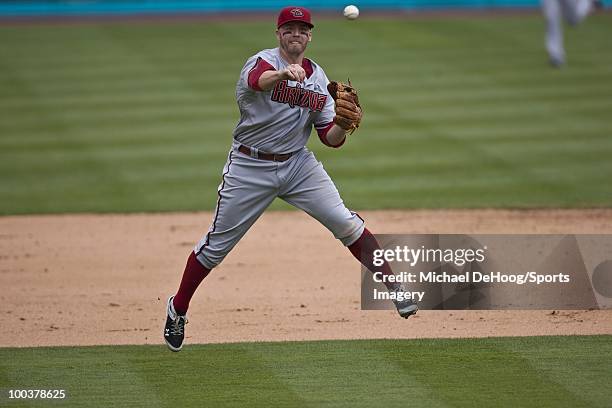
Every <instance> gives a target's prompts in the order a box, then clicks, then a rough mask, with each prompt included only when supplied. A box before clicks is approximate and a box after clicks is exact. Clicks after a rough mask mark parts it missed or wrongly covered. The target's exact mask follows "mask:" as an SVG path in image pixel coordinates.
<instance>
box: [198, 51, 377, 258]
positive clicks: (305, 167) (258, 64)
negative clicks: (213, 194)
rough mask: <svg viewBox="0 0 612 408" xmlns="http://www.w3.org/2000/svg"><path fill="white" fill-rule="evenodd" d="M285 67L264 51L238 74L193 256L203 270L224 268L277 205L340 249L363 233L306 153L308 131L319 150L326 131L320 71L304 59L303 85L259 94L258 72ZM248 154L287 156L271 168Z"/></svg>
mask: <svg viewBox="0 0 612 408" xmlns="http://www.w3.org/2000/svg"><path fill="white" fill-rule="evenodd" d="M286 66H287V63H286V62H285V61H283V59H282V58H281V56H280V54H279V50H278V49H269V50H264V51H261V52H259V53H257V54H256V55H254V56H252V57H251V58H249V59H248V61H247V63H246V64H245V65H244V67H243V68H242V71H241V73H240V78H239V80H238V84H237V86H236V99H237V102H238V107H239V109H240V121H239V122H238V125H237V126H236V128H235V130H234V141H233V143H232V147H231V149H230V152H229V154H228V158H227V161H226V163H225V166H224V168H223V176H222V181H221V184H220V185H219V188H218V193H219V197H218V200H217V206H216V209H215V215H214V219H213V222H212V224H211V226H210V228H209V230H208V233H207V234H205V235H204V236H203V237H202V239H201V240H200V242H198V244H197V245H196V246H195V248H194V252H195V254H196V256H197V258H198V260H199V261H200V263H201V264H202V265H204V266H205V267H207V268H209V269H212V268H214V267H215V266H217V265H218V264H219V263H221V261H223V259H224V258H225V256H226V255H227V254H228V253H229V251H231V249H232V248H233V247H234V246H235V245H236V244H237V243H238V241H240V239H241V238H242V236H243V235H244V234H245V233H246V232H247V231H248V230H249V228H250V227H251V226H252V225H253V224H254V223H255V221H257V219H258V218H259V217H260V215H261V214H262V213H263V212H264V211H265V210H266V208H268V206H269V205H270V204H271V203H272V201H274V199H275V198H277V197H278V198H281V199H282V200H284V201H286V202H287V203H289V204H291V205H293V206H295V207H296V208H299V209H301V210H303V211H305V212H306V213H308V214H309V215H310V216H312V217H313V218H315V219H316V220H318V221H319V222H321V223H322V224H323V225H324V226H325V227H327V229H329V230H330V232H331V233H332V234H333V235H334V237H336V238H337V239H339V240H340V241H341V242H342V243H343V244H344V245H346V246H348V245H351V244H352V243H354V242H355V241H356V240H357V239H358V238H359V237H360V236H361V234H362V233H363V231H364V228H365V226H364V222H363V220H362V219H361V218H360V217H359V215H357V213H355V212H352V211H349V210H348V209H347V208H346V206H345V205H344V202H343V201H342V198H341V197H340V194H339V193H338V190H337V189H336V186H335V185H334V183H333V181H332V180H331V178H330V177H329V175H328V174H327V172H326V171H325V169H324V168H323V165H322V164H321V163H320V162H319V161H317V160H316V158H315V156H314V154H313V153H312V152H310V151H309V150H308V149H307V148H306V147H305V145H306V142H307V141H308V138H309V136H310V133H311V132H312V128H313V126H314V127H315V128H317V131H318V133H319V137H320V138H321V140H322V141H323V142H324V143H326V144H329V143H327V140H326V138H325V134H326V131H327V130H329V129H330V128H331V127H332V126H333V118H334V115H335V111H334V101H333V99H332V98H331V96H330V95H329V93H328V92H327V84H328V82H329V81H328V79H327V77H326V76H325V73H324V72H323V70H322V69H321V67H319V66H318V65H317V64H315V63H314V62H312V61H310V60H307V59H304V62H303V64H302V67H304V69H305V71H306V79H305V81H304V83H302V84H300V83H297V82H295V81H280V82H278V83H277V84H276V86H275V87H274V88H273V89H272V90H270V91H262V90H261V89H259V85H258V79H259V77H260V75H261V74H262V73H263V72H265V71H266V70H282V69H283V68H285V67H286ZM241 145H243V146H247V147H249V148H251V154H245V153H243V152H242V151H241V150H239V148H240V146H241ZM253 149H255V151H259V152H265V153H275V154H282V153H292V155H291V157H290V158H289V159H288V160H285V161H280V162H279V161H270V160H265V159H260V158H259V157H258V156H257V155H256V154H253V151H254V150H253ZM253 156H257V157H253Z"/></svg>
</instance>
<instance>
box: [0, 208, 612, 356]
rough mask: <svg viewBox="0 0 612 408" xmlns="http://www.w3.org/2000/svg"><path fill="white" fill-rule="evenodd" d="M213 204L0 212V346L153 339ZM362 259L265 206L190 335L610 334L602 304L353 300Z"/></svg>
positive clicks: (435, 228) (377, 223) (506, 216)
mask: <svg viewBox="0 0 612 408" xmlns="http://www.w3.org/2000/svg"><path fill="white" fill-rule="evenodd" d="M361 215H362V216H363V217H364V218H365V219H366V221H367V225H368V227H369V228H370V229H371V230H372V231H373V232H375V233H466V234H469V233H483V234H484V233H527V234H530V233H594V234H609V233H612V210H610V209H593V210H524V211H522V210H516V211H507V210H452V211H448V210H440V211H372V212H362V213H361ZM211 219H212V213H210V212H201V213H181V214H134V215H65V216H9V217H2V218H0V231H1V232H0V243H1V252H0V284H1V285H2V288H3V291H2V295H1V296H0V300H1V302H2V303H1V304H2V307H1V309H0V324H1V325H2V327H3V328H10V330H3V331H2V333H1V334H0V347H7V346H50V345H95V344H159V343H162V341H163V340H162V336H161V332H162V327H163V323H164V320H165V302H166V299H167V297H168V296H169V295H170V294H172V293H173V291H174V290H176V288H177V286H178V283H179V280H180V276H181V272H182V269H183V266H184V263H185V260H186V258H187V255H188V253H189V251H190V250H191V249H192V247H193V245H194V243H195V242H196V241H197V240H198V239H199V238H200V237H201V235H202V234H203V233H204V232H206V230H207V229H208V225H209V223H210V221H211ZM359 285H360V267H359V264H358V263H357V262H356V261H355V260H354V258H353V257H352V256H351V255H350V253H349V252H348V251H347V250H346V249H345V248H344V247H343V246H342V245H341V244H340V243H339V242H338V241H336V240H334V239H333V237H332V236H331V235H330V233H329V232H328V231H327V230H325V229H324V227H322V226H321V225H320V224H319V223H317V222H316V221H314V220H313V219H311V218H309V217H308V216H307V215H305V214H303V213H300V212H268V213H266V214H264V216H263V217H262V218H261V219H260V220H259V221H258V222H257V223H256V224H255V226H254V227H253V228H252V229H251V231H249V233H248V234H247V235H246V237H245V238H244V239H243V240H242V241H241V242H240V243H239V244H238V246H237V247H236V248H235V249H234V251H233V252H232V253H231V254H230V255H229V256H228V257H227V259H226V260H225V261H224V262H223V264H222V265H221V266H219V267H218V268H217V269H215V270H214V271H213V272H212V273H211V274H210V275H209V276H208V277H207V278H206V280H205V281H204V284H203V285H202V286H201V287H200V289H199V291H198V292H197V293H196V296H195V297H194V299H193V301H192V304H191V308H190V312H189V317H190V320H191V322H190V323H189V325H188V326H187V342H188V343H217V342H240V341H283V340H319V339H362V338H427V337H481V336H531V335H563V334H567V335H570V334H612V310H605V311H604V310H592V311H555V312H554V313H553V311H551V310H539V311H420V312H419V314H418V315H417V316H416V317H415V318H411V319H409V320H403V319H401V318H399V317H398V316H397V314H396V312H395V311H392V310H387V311H362V310H360V301H359V294H360V289H359Z"/></svg>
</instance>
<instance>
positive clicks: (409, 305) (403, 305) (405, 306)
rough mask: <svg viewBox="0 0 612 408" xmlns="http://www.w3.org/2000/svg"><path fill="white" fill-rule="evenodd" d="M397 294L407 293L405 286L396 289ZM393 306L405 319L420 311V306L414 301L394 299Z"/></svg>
mask: <svg viewBox="0 0 612 408" xmlns="http://www.w3.org/2000/svg"><path fill="white" fill-rule="evenodd" d="M395 292H396V293H399V292H405V289H404V287H403V286H401V285H400V286H398V287H397V288H396V289H395ZM393 304H394V305H395V308H396V309H397V312H398V313H399V315H400V316H401V317H403V318H404V319H407V318H409V317H410V316H412V315H415V314H416V312H417V311H418V310H419V306H418V305H417V303H416V302H415V301H414V300H412V299H403V300H395V299H393Z"/></svg>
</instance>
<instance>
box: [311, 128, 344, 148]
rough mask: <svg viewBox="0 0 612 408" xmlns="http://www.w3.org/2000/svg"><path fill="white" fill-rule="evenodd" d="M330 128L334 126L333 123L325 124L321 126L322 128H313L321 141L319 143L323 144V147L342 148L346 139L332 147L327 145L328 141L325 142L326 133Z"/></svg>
mask: <svg viewBox="0 0 612 408" xmlns="http://www.w3.org/2000/svg"><path fill="white" fill-rule="evenodd" d="M332 126H334V122H330V123H326V124H325V125H322V126H315V129H317V134H318V135H319V139H321V142H323V144H324V145H325V146H329V147H336V148H337V147H340V146H342V145H343V144H344V142H346V137H345V138H344V139H342V141H341V142H340V144H337V145H333V144H331V143H329V141H328V140H327V132H329V129H331V128H332Z"/></svg>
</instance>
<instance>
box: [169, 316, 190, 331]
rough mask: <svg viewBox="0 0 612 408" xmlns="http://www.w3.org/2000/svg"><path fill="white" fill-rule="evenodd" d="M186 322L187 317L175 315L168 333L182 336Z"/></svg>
mask: <svg viewBox="0 0 612 408" xmlns="http://www.w3.org/2000/svg"><path fill="white" fill-rule="evenodd" d="M186 323H188V321H187V317H185V316H177V317H176V319H174V320H173V321H172V325H171V326H170V334H171V335H173V336H182V335H183V333H184V331H185V324H186Z"/></svg>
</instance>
